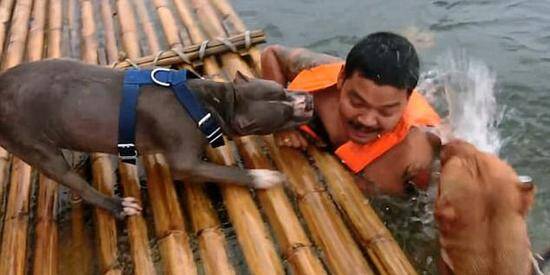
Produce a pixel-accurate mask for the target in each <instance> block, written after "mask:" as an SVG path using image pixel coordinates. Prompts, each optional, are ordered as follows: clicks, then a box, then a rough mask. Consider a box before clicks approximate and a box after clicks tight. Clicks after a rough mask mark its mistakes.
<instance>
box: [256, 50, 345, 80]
mask: <svg viewBox="0 0 550 275" xmlns="http://www.w3.org/2000/svg"><path fill="white" fill-rule="evenodd" d="M265 51H271V52H273V53H274V54H275V56H276V57H277V59H278V61H279V64H280V65H281V68H282V69H283V73H284V74H285V75H286V76H287V77H288V78H289V79H292V78H294V77H295V76H296V75H298V73H300V72H301V71H303V70H306V69H309V68H313V67H316V66H319V65H322V64H330V63H337V62H343V60H342V59H340V58H338V57H335V56H331V55H328V54H323V53H317V52H314V51H310V50H308V49H304V48H290V47H285V46H281V45H272V46H269V47H268V48H266V49H265Z"/></svg>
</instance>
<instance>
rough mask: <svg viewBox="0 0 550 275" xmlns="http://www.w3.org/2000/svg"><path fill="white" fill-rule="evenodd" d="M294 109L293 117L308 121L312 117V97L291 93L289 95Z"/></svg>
mask: <svg viewBox="0 0 550 275" xmlns="http://www.w3.org/2000/svg"><path fill="white" fill-rule="evenodd" d="M290 98H291V100H292V105H293V108H294V115H295V116H297V117H301V118H305V119H309V118H311V116H313V97H312V96H311V95H309V94H306V93H292V94H291V95H290Z"/></svg>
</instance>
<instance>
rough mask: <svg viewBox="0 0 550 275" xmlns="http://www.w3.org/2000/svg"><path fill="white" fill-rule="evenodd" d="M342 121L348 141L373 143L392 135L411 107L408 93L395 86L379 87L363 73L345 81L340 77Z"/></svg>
mask: <svg viewBox="0 0 550 275" xmlns="http://www.w3.org/2000/svg"><path fill="white" fill-rule="evenodd" d="M337 88H338V90H339V91H340V108H339V111H340V118H341V119H342V125H343V126H344V129H345V131H346V134H347V136H348V138H349V139H350V140H351V141H353V142H355V143H359V144H365V143H368V142H371V141H373V140H374V139H376V138H377V137H378V135H381V134H383V133H385V132H388V131H391V130H392V129H393V128H394V127H395V125H396V124H397V123H398V122H399V120H400V119H401V116H402V114H403V112H404V110H405V107H406V105H407V100H408V96H407V91H406V90H404V89H398V88H395V87H392V86H388V85H383V86H379V85H377V84H376V83H374V82H373V81H372V80H369V79H366V78H364V77H363V76H361V74H360V73H358V72H354V73H353V75H352V76H351V77H349V78H347V79H344V72H343V70H342V71H341V72H340V75H339V77H338V84H337Z"/></svg>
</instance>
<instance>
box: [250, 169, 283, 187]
mask: <svg viewBox="0 0 550 275" xmlns="http://www.w3.org/2000/svg"><path fill="white" fill-rule="evenodd" d="M249 173H250V175H251V176H252V178H253V180H252V185H253V187H254V188H259V189H265V188H270V187H273V186H275V185H277V184H280V183H283V182H284V181H285V176H284V175H283V174H281V173H280V172H278V171H273V170H267V169H252V170H250V171H249Z"/></svg>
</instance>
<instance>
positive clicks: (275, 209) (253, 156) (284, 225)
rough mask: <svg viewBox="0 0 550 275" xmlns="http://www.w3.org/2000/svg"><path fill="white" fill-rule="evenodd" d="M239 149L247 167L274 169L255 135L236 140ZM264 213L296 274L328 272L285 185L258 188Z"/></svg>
mask: <svg viewBox="0 0 550 275" xmlns="http://www.w3.org/2000/svg"><path fill="white" fill-rule="evenodd" d="M236 142H237V145H238V148H239V152H240V153H241V156H242V157H243V158H244V161H245V165H246V166H247V167H248V168H256V169H270V170H274V169H275V168H274V167H273V165H272V164H271V163H270V161H269V160H268V159H267V158H266V156H265V155H264V154H262V152H261V148H260V146H259V145H258V143H257V141H256V138H255V137H251V136H250V137H243V138H240V139H236ZM256 195H257V196H258V198H259V200H260V203H261V205H262V208H263V210H264V213H265V214H266V216H267V217H268V219H269V222H270V224H271V225H272V227H273V230H274V231H275V235H276V237H277V240H278V241H279V246H280V247H281V251H282V253H283V255H284V257H285V258H286V259H287V261H288V262H289V263H290V265H291V267H292V270H293V273H295V274H326V271H325V269H324V268H323V265H322V264H321V261H319V259H318V258H317V256H316V255H315V253H314V251H313V249H312V244H311V242H310V240H309V238H308V237H307V235H306V233H305V231H304V229H303V228H302V226H301V224H300V222H299V220H298V217H297V216H296V214H295V213H294V209H293V208H292V205H291V203H290V200H289V199H288V197H287V196H286V194H285V191H284V187H283V186H278V187H275V188H271V189H268V190H256Z"/></svg>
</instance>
